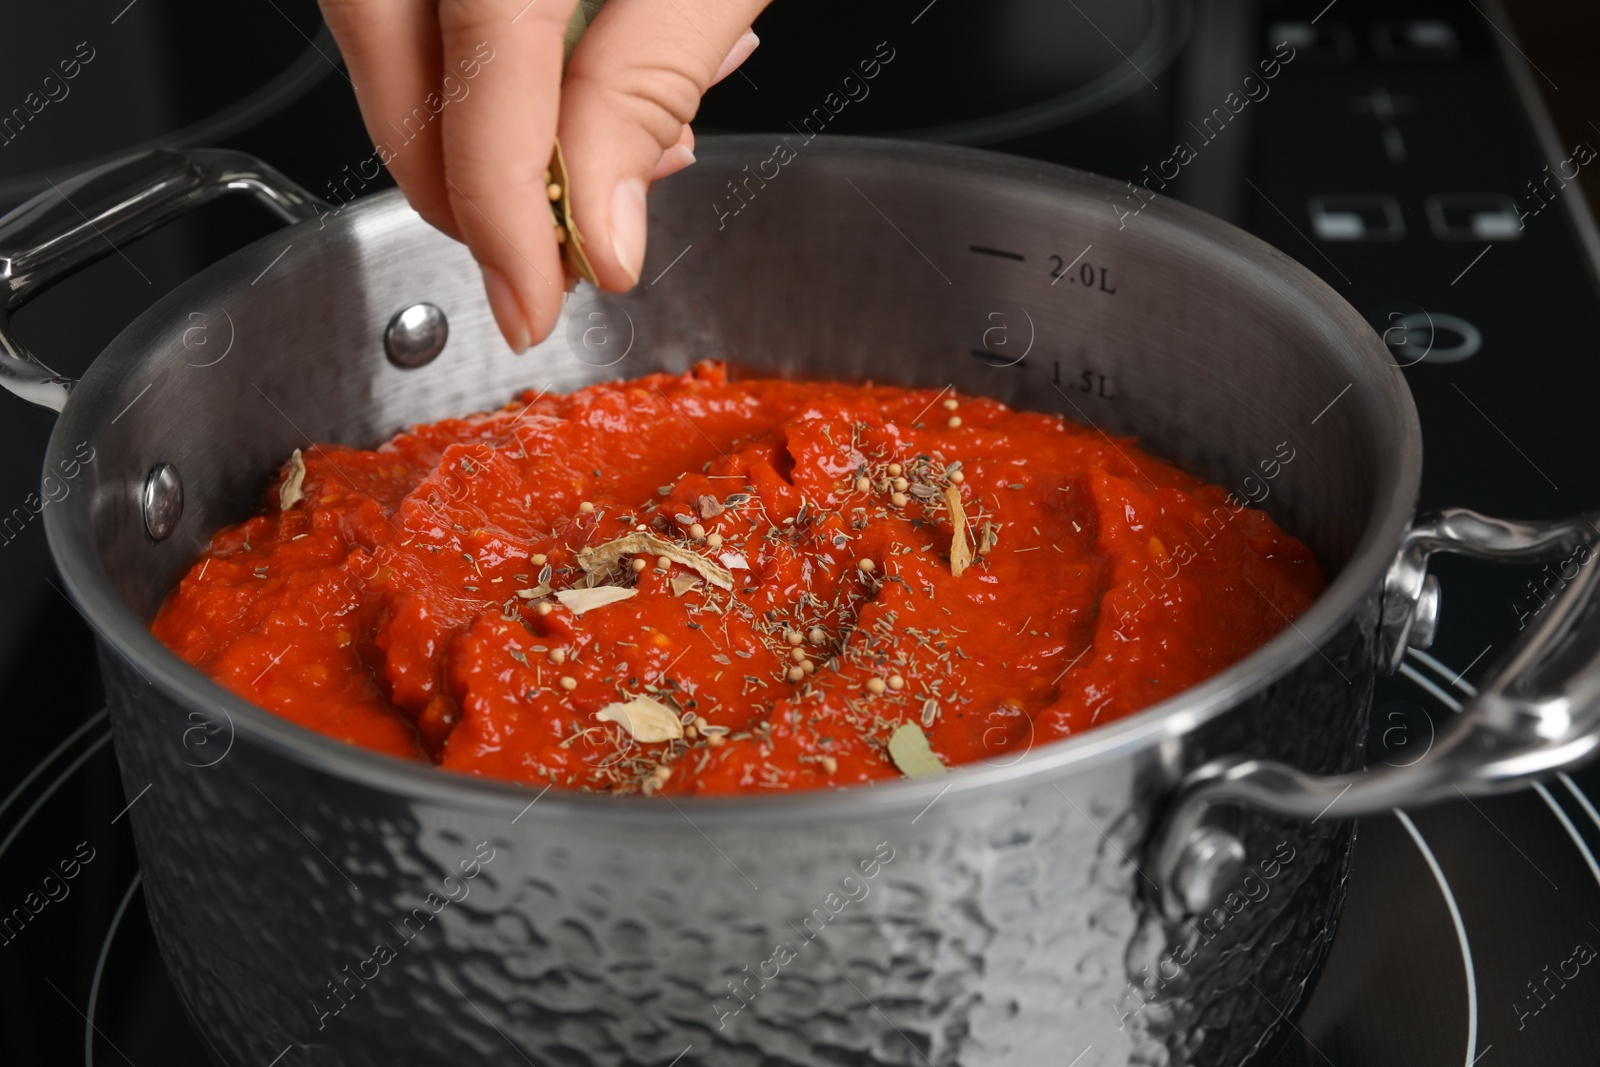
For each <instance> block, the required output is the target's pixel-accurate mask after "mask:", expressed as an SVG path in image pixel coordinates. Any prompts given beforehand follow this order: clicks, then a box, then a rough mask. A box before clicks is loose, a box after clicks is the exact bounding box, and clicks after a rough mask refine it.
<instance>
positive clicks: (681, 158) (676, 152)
mask: <svg viewBox="0 0 1600 1067" xmlns="http://www.w3.org/2000/svg"><path fill="white" fill-rule="evenodd" d="M693 162H694V131H693V130H691V129H690V128H689V124H688V123H687V122H686V123H684V124H683V132H682V133H680V134H679V135H678V142H677V143H676V144H674V145H672V146H671V147H670V148H668V149H667V150H666V151H665V152H663V153H661V158H660V159H659V160H658V161H657V162H656V169H655V170H653V171H651V172H650V182H651V184H652V185H653V184H655V183H656V182H658V181H660V180H661V179H662V178H665V177H667V176H668V175H672V174H676V173H678V172H679V171H680V170H682V169H683V168H684V167H687V166H688V165H689V164H691V163H693Z"/></svg>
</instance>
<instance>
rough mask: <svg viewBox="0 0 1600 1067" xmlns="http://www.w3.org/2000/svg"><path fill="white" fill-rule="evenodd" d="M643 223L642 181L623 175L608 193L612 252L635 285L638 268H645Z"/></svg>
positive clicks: (637, 279)
mask: <svg viewBox="0 0 1600 1067" xmlns="http://www.w3.org/2000/svg"><path fill="white" fill-rule="evenodd" d="M646 225H647V224H646V222H645V207H644V182H642V181H640V180H639V179H638V178H624V179H622V180H621V181H620V182H618V183H617V188H616V191H615V192H613V193H612V194H611V254H612V255H614V256H616V257H617V263H618V264H619V265H620V266H621V267H622V269H623V270H625V271H627V272H628V277H629V278H630V279H631V280H632V284H634V285H637V284H638V283H639V271H640V270H642V269H643V268H644V239H645V227H646Z"/></svg>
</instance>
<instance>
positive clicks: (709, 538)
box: [706, 532, 722, 548]
mask: <svg viewBox="0 0 1600 1067" xmlns="http://www.w3.org/2000/svg"><path fill="white" fill-rule="evenodd" d="M706 544H707V545H708V546H710V547H711V548H721V547H722V535H721V534H719V533H715V532H713V533H708V534H706Z"/></svg>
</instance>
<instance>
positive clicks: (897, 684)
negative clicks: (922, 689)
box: [889, 674, 906, 693]
mask: <svg viewBox="0 0 1600 1067" xmlns="http://www.w3.org/2000/svg"><path fill="white" fill-rule="evenodd" d="M905 687H906V680H905V679H904V678H902V677H900V676H899V675H898V674H891V675H889V688H890V689H893V690H894V691H895V692H896V693H898V692H899V691H900V690H902V689H904V688H905Z"/></svg>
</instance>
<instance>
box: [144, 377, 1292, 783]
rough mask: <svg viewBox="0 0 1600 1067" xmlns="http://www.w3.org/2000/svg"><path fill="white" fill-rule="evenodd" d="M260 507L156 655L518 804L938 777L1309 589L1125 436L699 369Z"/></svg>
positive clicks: (545, 405) (424, 440)
mask: <svg viewBox="0 0 1600 1067" xmlns="http://www.w3.org/2000/svg"><path fill="white" fill-rule="evenodd" d="M930 409H931V410H934V411H939V412H940V414H939V415H938V417H936V418H931V419H928V421H927V425H926V427H924V426H922V425H921V424H920V423H919V422H918V420H920V419H923V418H924V417H925V413H926V412H928V411H929V410H930ZM957 411H959V412H960V414H959V415H957V414H954V413H955V412H957ZM686 414H687V415H688V416H690V418H691V419H692V422H693V429H690V427H689V426H688V425H686V424H685V415H686ZM963 419H965V420H967V421H970V422H971V423H972V425H973V426H974V427H980V426H981V427H982V428H983V431H982V433H981V434H978V433H974V434H965V433H962V434H956V435H951V434H949V433H947V432H945V431H946V430H947V429H955V428H958V427H960V426H961V425H962V420H963ZM980 439H981V440H980ZM958 449H959V451H958ZM969 475H970V477H969ZM1019 478H1020V479H1025V480H1023V481H1009V480H1008V479H1019ZM291 485H294V486H295V487H296V488H295V489H294V490H292V491H291ZM465 485H470V492H463V491H462V487H463V486H465ZM296 493H298V494H299V495H298V496H296ZM262 504H263V507H262V511H261V513H260V514H258V515H257V516H256V517H255V518H252V519H249V520H248V521H246V522H244V523H242V524H240V525H238V526H234V527H229V528H228V529H225V530H223V531H221V532H220V533H218V534H217V535H216V536H215V537H214V538H213V539H212V541H211V544H210V547H209V549H208V550H207V552H206V553H205V554H204V555H203V556H202V557H201V558H200V559H199V560H196V561H195V565H194V569H193V570H191V571H190V573H189V574H188V575H187V576H186V577H185V578H184V579H183V581H182V582H181V583H180V584H179V586H178V587H177V588H176V589H175V590H174V591H173V593H172V595H171V596H170V597H169V598H168V600H167V602H166V604H164V605H163V607H162V608H161V611H160V612H159V614H158V616H157V619H156V622H155V624H154V627H153V629H154V631H155V633H156V634H157V636H158V637H160V638H161V640H163V641H164V642H166V643H167V644H168V645H169V646H170V647H172V648H173V649H175V650H176V651H177V652H178V653H179V654H180V655H181V656H182V657H183V658H184V659H186V660H187V661H188V662H190V663H192V664H194V665H195V666H197V667H198V668H199V669H201V670H202V671H204V672H205V673H207V674H208V675H210V676H211V677H213V678H215V679H216V680H217V681H219V682H220V683H221V684H222V685H224V686H226V687H227V688H229V689H231V690H233V691H234V692H236V693H238V694H240V695H241V696H243V697H245V698H246V699H249V700H252V701H254V702H255V703H257V704H260V705H261V706H263V707H265V708H267V709H269V710H271V711H273V712H276V713H277V714H279V715H282V716H285V717H286V718H289V719H292V720H294V721H296V722H298V723H301V724H303V725H305V726H308V727H310V728H312V729H315V730H320V731H322V732H324V733H328V734H331V735H333V736H336V737H339V738H341V739H344V740H346V741H350V742H353V743H355V744H359V745H362V746H364V747H367V748H372V749H376V750H378V751H382V752H387V753H391V754H393V755H396V756H401V757H406V758H411V759H420V760H426V761H432V762H433V763H435V764H437V765H439V766H441V767H444V768H446V769H451V770H457V771H462V772H466V773H472V774H478V775H483V776H487V777H492V778H502V779H511V780H520V781H524V782H527V783H529V784H530V785H531V786H533V787H534V788H543V787H544V786H546V785H549V784H555V785H558V786H562V787H567V788H576V789H586V790H596V791H608V792H620V793H643V794H654V793H663V792H664V793H667V794H688V793H738V792H744V791H753V790H757V789H805V788H832V787H838V786H843V785H852V784H859V783H865V782H872V781H886V780H893V779H897V778H900V777H902V776H903V775H912V776H916V775H921V774H930V775H931V774H939V773H943V771H944V769H945V768H946V766H955V765H958V764H960V763H963V762H966V761H969V760H974V759H983V758H989V757H993V756H994V755H996V754H997V753H1001V752H1020V751H1023V750H1024V749H1025V748H1026V747H1028V746H1029V745H1038V744H1044V743H1048V742H1049V741H1052V740H1056V739H1059V738H1064V737H1068V736H1073V735H1076V734H1078V733H1081V732H1082V731H1083V730H1085V729H1089V728H1091V727H1093V726H1094V725H1097V724H1099V723H1104V722H1109V721H1112V720H1114V719H1116V718H1118V717H1120V716H1123V715H1127V714H1129V713H1130V712H1133V711H1136V710H1138V709H1139V708H1141V707H1145V706H1147V705H1148V704H1150V703H1153V702H1155V701H1158V700H1162V699H1164V698H1166V697H1168V696H1170V695H1172V694H1173V693H1176V692H1178V691H1179V690H1181V689H1183V688H1184V687H1186V686H1188V685H1192V684H1194V683H1195V682H1197V681H1200V680H1202V679H1204V678H1206V677H1209V676H1210V675H1212V674H1214V673H1215V672H1217V671H1219V670H1221V669H1223V668H1224V667H1226V666H1228V665H1229V664H1230V663H1232V662H1234V661H1236V660H1237V659H1238V658H1240V657H1241V656H1243V655H1245V654H1246V653H1248V652H1249V651H1251V650H1252V649H1254V648H1255V647H1257V646H1258V645H1260V644H1261V643H1263V642H1264V641H1266V640H1268V639H1269V638H1270V637H1272V636H1273V635H1274V634H1275V633H1276V632H1277V631H1278V630H1279V629H1280V628H1281V627H1283V626H1284V625H1285V621H1284V620H1285V619H1286V618H1293V617H1295V616H1296V615H1298V614H1299V613H1300V612H1302V611H1304V610H1305V608H1306V607H1307V606H1309V604H1310V603H1311V602H1312V600H1313V599H1314V598H1315V597H1316V595H1317V594H1318V593H1319V592H1320V590H1321V587H1322V578H1321V575H1320V572H1319V570H1318V569H1317V566H1316V563H1315V561H1314V560H1312V558H1311V556H1310V554H1309V552H1307V550H1306V549H1305V548H1304V547H1303V546H1302V545H1300V544H1299V543H1298V542H1296V541H1294V540H1293V539H1292V538H1289V537H1288V536H1287V535H1285V534H1284V533H1283V532H1282V531H1281V530H1279V529H1278V528H1277V527H1276V526H1275V525H1273V523H1272V521H1271V520H1270V519H1269V518H1268V517H1267V516H1266V515H1264V514H1262V513H1260V512H1257V511H1252V510H1249V509H1247V508H1245V507H1243V506H1242V505H1240V504H1238V503H1236V502H1234V501H1233V500H1231V499H1230V498H1228V497H1227V495H1226V494H1225V493H1224V492H1223V491H1222V490H1220V489H1217V488H1215V487H1210V486H1206V485H1204V484H1202V483H1201V482H1199V481H1197V480H1196V479H1194V478H1191V477H1189V476H1188V475H1186V474H1184V473H1182V472H1181V471H1178V470H1176V469H1175V468H1173V467H1171V466H1169V465H1167V464H1164V463H1162V462H1160V461H1158V460H1155V459H1152V458H1151V457H1149V456H1147V455H1145V454H1144V453H1142V452H1140V451H1139V450H1138V449H1137V448H1136V447H1135V446H1134V444H1133V443H1132V442H1130V441H1128V440H1126V439H1116V440H1112V439H1109V438H1107V437H1105V436H1104V435H1102V434H1100V433H1098V432H1096V431H1094V430H1093V429H1092V428H1091V429H1085V428H1080V427H1078V426H1076V425H1074V424H1072V423H1070V422H1066V421H1064V420H1063V419H1062V418H1060V417H1059V416H1056V415H1049V414H1036V413H1026V412H1013V411H1010V410H1009V409H1007V408H1006V407H1004V406H1003V405H1001V404H998V403H996V402H994V401H991V400H986V399H982V398H974V397H962V398H959V399H957V398H956V397H953V396H950V395H949V394H948V393H947V392H939V391H936V390H907V389H901V388H897V387H893V386H881V385H843V384H838V383H828V382H816V383H808V382H783V381H775V380H760V379H747V380H744V381H739V382H731V381H729V380H728V377H727V375H726V373H725V371H724V370H723V369H722V368H720V367H718V366H715V365H702V366H700V367H697V368H696V369H695V370H694V371H693V372H691V373H689V374H686V375H682V376H667V375H657V376H653V377H650V378H646V379H642V380H639V381H634V382H619V383H608V384H602V385H596V386H592V387H589V388H586V389H583V390H580V391H578V392H576V393H573V394H571V395H569V396H559V395H549V394H535V393H533V392H529V393H526V394H524V395H522V396H520V397H517V398H516V399H515V400H513V401H512V402H511V403H509V404H508V405H507V406H506V407H504V408H502V409H499V410H497V411H493V412H487V413H483V414H478V415H469V416H467V417H465V418H459V419H449V420H446V421H443V422H440V423H437V424H433V425H427V426H418V427H415V428H413V429H411V430H408V431H406V432H405V433H402V434H400V435H399V436H397V437H396V438H395V439H394V440H393V441H391V442H390V443H389V444H386V445H384V446H382V447H380V448H377V449H374V450H370V451H360V450H356V449H350V448H344V447H336V446H331V445H330V446H317V447H314V448H307V449H306V450H305V451H304V453H296V454H295V455H294V456H291V457H289V460H288V462H287V463H286V465H285V467H284V470H283V471H282V472H281V473H280V476H279V478H278V479H276V480H275V481H273V482H272V483H271V487H270V488H269V489H268V491H267V494H266V495H265V496H264V498H263V500H262ZM1246 574H1248V576H1249V579H1250V580H1249V581H1248V582H1245V581H1243V580H1241V578H1242V576H1243V575H1246ZM202 578H203V580H202ZM352 578H353V579H354V580H352ZM1252 586H1254V587H1255V588H1252ZM1257 590H1259V592H1258V591H1257ZM241 608H243V609H244V610H241ZM264 619H270V620H271V623H270V626H271V631H270V636H268V635H265V634H262V633H258V632H257V631H255V630H254V629H253V627H254V626H255V625H256V623H255V622H254V620H264ZM335 619H336V620H337V623H335V622H334V620H335ZM217 620H232V621H227V622H222V623H219V622H218V621H217ZM285 641H287V643H288V647H287V648H285V644H284V643H285ZM579 665H581V669H580V667H579ZM269 667H270V668H271V669H267V668H269ZM567 670H571V671H572V673H563V672H564V671H567ZM580 679H581V680H582V684H581V685H580V684H579V682H580Z"/></svg>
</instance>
